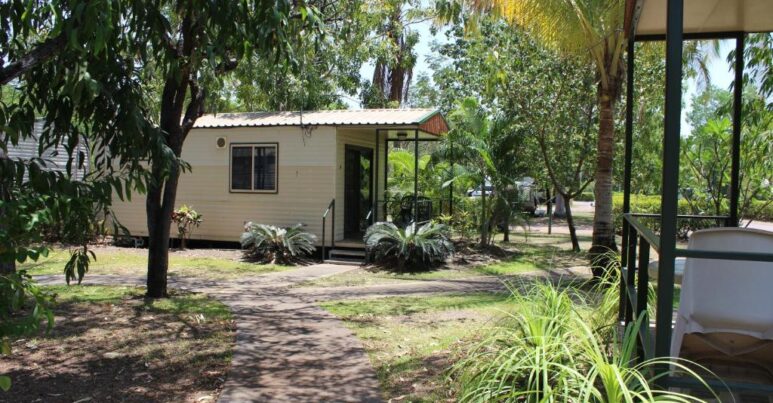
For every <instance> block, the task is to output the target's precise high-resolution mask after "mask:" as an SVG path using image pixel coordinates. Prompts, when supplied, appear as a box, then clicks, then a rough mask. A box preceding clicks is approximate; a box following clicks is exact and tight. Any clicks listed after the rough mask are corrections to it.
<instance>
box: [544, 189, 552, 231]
mask: <svg viewBox="0 0 773 403" xmlns="http://www.w3.org/2000/svg"><path fill="white" fill-rule="evenodd" d="M545 196H546V200H547V202H546V205H547V213H548V235H550V234H552V233H553V203H551V202H550V188H547V189H545Z"/></svg>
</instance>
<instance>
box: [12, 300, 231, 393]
mask: <svg viewBox="0 0 773 403" xmlns="http://www.w3.org/2000/svg"><path fill="white" fill-rule="evenodd" d="M188 309H192V308H189V307H180V309H179V312H187V311H188ZM55 313H56V315H57V324H56V326H55V327H54V328H53V329H52V330H51V332H50V333H49V334H47V335H41V336H40V337H38V338H33V339H26V340H18V341H16V342H14V346H13V354H12V355H10V356H8V357H5V358H4V359H3V361H2V363H1V364H0V372H2V373H5V374H7V375H9V376H10V377H11V378H12V380H13V385H12V388H11V390H10V391H9V392H7V393H4V394H2V395H0V401H8V402H27V401H30V402H32V401H44V402H73V401H77V400H81V399H85V398H91V401H100V402H101V401H127V402H147V401H185V400H195V398H196V396H206V395H211V396H214V395H216V393H217V392H218V390H219V389H220V388H221V387H222V384H223V382H224V379H225V372H226V370H227V367H228V359H229V357H230V354H231V352H230V351H231V346H232V345H233V332H232V328H231V326H230V325H229V324H227V323H223V322H222V321H209V322H201V321H197V320H196V319H195V318H194V316H193V315H190V314H173V313H169V312H164V311H161V310H158V309H155V308H154V307H152V306H149V305H146V304H145V303H144V301H143V300H142V299H141V298H139V297H135V298H129V299H124V300H121V301H120V303H117V304H112V303H83V302H64V303H61V304H59V305H58V306H57V307H56V309H55Z"/></svg>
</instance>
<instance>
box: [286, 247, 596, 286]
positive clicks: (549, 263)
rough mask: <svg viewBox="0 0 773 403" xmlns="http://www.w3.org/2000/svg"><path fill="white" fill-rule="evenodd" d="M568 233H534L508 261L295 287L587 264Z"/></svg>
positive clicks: (365, 273) (366, 273) (367, 274)
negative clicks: (571, 245)
mask: <svg viewBox="0 0 773 403" xmlns="http://www.w3.org/2000/svg"><path fill="white" fill-rule="evenodd" d="M564 238H566V235H559V234H555V235H547V234H535V235H534V236H533V237H532V236H530V239H529V241H530V243H522V242H516V243H511V244H509V245H508V246H512V247H514V248H516V249H517V250H518V252H517V253H515V254H514V255H513V256H511V257H509V258H506V259H505V260H502V261H499V262H496V263H492V264H487V265H478V266H466V267H462V266H459V267H452V268H441V269H437V270H431V271H426V272H418V273H396V272H391V271H386V270H378V269H360V270H354V271H349V272H346V273H342V274H336V275H333V276H329V277H323V278H320V279H316V280H310V281H305V282H302V283H299V284H297V285H296V287H356V286H369V285H377V284H397V283H401V282H405V281H432V280H456V279H463V278H472V277H480V276H504V277H508V276H515V275H519V274H525V273H533V272H544V271H548V270H553V269H563V268H567V267H576V266H583V265H586V264H587V263H588V260H587V257H586V254H585V253H583V252H580V253H574V252H572V251H571V250H570V249H568V248H567V247H566V246H565V245H564V244H563V243H564V242H566V240H565V239H564Z"/></svg>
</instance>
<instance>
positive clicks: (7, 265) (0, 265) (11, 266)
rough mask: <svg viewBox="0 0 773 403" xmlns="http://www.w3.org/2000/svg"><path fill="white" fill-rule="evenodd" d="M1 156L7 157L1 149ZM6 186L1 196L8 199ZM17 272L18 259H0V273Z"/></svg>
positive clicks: (0, 210)
mask: <svg viewBox="0 0 773 403" xmlns="http://www.w3.org/2000/svg"><path fill="white" fill-rule="evenodd" d="M0 158H5V155H4V154H3V151H2V150H0ZM5 189H6V187H5V186H4V185H2V184H0V197H1V198H2V199H3V200H8V199H9V198H10V195H9V194H8V192H6V191H5ZM4 216H5V209H4V208H0V217H4ZM12 273H16V260H15V259H14V258H13V257H12V258H11V261H10V262H1V261H0V274H12Z"/></svg>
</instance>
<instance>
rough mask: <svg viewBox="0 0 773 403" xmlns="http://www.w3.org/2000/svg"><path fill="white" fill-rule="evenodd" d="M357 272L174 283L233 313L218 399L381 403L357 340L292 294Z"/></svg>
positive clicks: (114, 280) (106, 280)
mask: <svg viewBox="0 0 773 403" xmlns="http://www.w3.org/2000/svg"><path fill="white" fill-rule="evenodd" d="M355 268H356V267H355V266H334V265H312V266H306V267H302V268H299V269H295V270H292V271H287V272H280V273H271V274H267V275H263V276H257V277H251V278H245V279H240V280H237V281H229V282H216V281H207V280H200V279H193V278H184V279H182V278H181V279H174V278H170V284H169V285H170V287H172V288H182V289H189V290H192V291H197V292H204V293H207V294H209V295H211V296H213V297H214V298H217V299H218V300H220V301H222V302H223V303H224V304H226V305H228V306H229V308H230V309H231V311H232V312H233V315H234V319H235V321H236V346H235V347H234V352H233V360H232V365H231V369H230V371H229V373H228V376H227V380H226V383H225V386H224V388H223V391H222V393H221V394H220V399H219V401H220V402H289V401H292V402H318V401H336V402H378V401H380V400H381V392H380V387H379V383H378V378H377V377H376V373H375V371H374V370H373V367H371V365H370V361H369V360H368V356H367V354H366V353H365V350H364V349H363V348H362V345H361V344H360V342H359V341H358V340H357V338H356V337H355V336H354V335H353V334H352V333H351V332H350V331H349V330H348V329H347V328H346V327H344V326H343V323H342V322H341V321H340V320H338V319H337V318H336V317H335V316H333V315H331V314H329V313H328V312H326V311H324V310H323V309H321V308H319V307H317V306H316V305H314V304H313V303H309V302H305V301H303V300H302V299H300V298H299V297H296V296H293V295H290V294H289V293H288V289H289V288H288V287H289V286H291V285H293V284H295V283H298V282H301V281H306V280H313V279H315V278H320V277H325V276H329V275H333V274H338V273H343V272H346V271H349V270H352V269H355ZM37 279H38V281H39V282H40V283H43V284H61V283H62V282H63V278H62V276H41V277H37ZM83 283H84V284H111V285H112V284H144V278H139V277H135V278H130V277H124V276H100V275H90V276H86V278H85V279H84V281H83Z"/></svg>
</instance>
